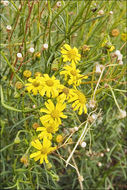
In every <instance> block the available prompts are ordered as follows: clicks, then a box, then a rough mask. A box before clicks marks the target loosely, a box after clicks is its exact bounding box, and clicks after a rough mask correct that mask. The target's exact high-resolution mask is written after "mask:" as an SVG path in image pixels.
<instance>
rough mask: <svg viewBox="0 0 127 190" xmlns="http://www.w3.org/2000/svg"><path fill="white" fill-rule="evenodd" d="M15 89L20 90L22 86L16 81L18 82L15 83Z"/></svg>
mask: <svg viewBox="0 0 127 190" xmlns="http://www.w3.org/2000/svg"><path fill="white" fill-rule="evenodd" d="M15 87H16V88H17V89H21V88H22V87H23V84H22V83H21V82H19V81H18V82H16V84H15Z"/></svg>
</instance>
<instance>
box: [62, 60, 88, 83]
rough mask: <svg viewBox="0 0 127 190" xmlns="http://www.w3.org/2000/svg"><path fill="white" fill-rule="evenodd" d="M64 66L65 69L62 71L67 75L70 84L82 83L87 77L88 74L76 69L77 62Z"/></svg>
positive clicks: (66, 78)
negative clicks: (82, 73) (85, 74)
mask: <svg viewBox="0 0 127 190" xmlns="http://www.w3.org/2000/svg"><path fill="white" fill-rule="evenodd" d="M63 68H64V71H61V72H60V74H61V75H65V80H67V81H68V84H69V85H71V84H72V85H75V86H79V85H80V84H81V80H82V79H87V78H88V76H84V75H81V74H80V70H79V69H76V65H75V63H72V64H70V65H66V66H65V67H63Z"/></svg>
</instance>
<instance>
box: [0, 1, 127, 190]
mask: <svg viewBox="0 0 127 190" xmlns="http://www.w3.org/2000/svg"><path fill="white" fill-rule="evenodd" d="M57 2H58V1H55V0H50V1H41V0H40V1H39V0H36V1H29V0H28V1H27V0H25V1H23V0H17V1H13V0H10V1H9V5H8V6H5V5H4V4H3V3H1V4H0V9H1V29H0V31H1V47H0V49H1V52H2V53H1V63H2V64H1V86H2V88H1V110H0V111H1V182H0V184H1V189H18V190H21V189H29V190H30V189H37V190H43V189H58V190H62V189H66V190H70V189H80V188H81V185H80V183H79V182H80V181H82V180H81V179H80V180H79V178H78V175H77V171H76V170H75V169H74V168H72V167H71V166H70V165H68V167H66V163H65V162H64V160H67V158H68V156H69V155H70V151H71V150H72V149H73V147H74V145H73V144H72V145H68V146H65V147H63V148H61V149H59V150H57V151H56V152H55V153H53V154H52V155H50V156H49V160H50V163H51V164H52V167H51V168H50V167H49V166H47V165H45V164H44V165H40V164H39V163H35V162H34V161H33V160H31V159H29V154H30V153H29V146H30V142H31V137H32V136H33V134H34V133H35V130H34V129H33V128H32V125H33V123H35V122H39V121H38V114H39V113H38V112H39V111H38V110H39V108H40V107H41V105H42V102H41V99H39V97H37V102H38V103H37V102H36V101H35V100H34V99H33V96H31V97H29V95H28V93H27V92H26V91H25V88H24V87H23V88H21V89H17V87H16V83H17V82H18V81H21V80H22V81H24V82H27V80H26V78H25V77H24V76H23V72H24V71H25V70H26V69H27V70H30V71H31V72H32V75H33V76H34V73H35V72H37V71H39V72H42V73H48V74H49V75H50V76H51V75H52V74H55V76H56V77H58V76H59V75H58V71H59V70H61V67H60V66H61V63H62V59H61V53H60V47H61V46H62V45H63V44H64V43H68V44H70V45H71V46H72V47H73V46H75V47H77V48H78V49H79V51H80V53H81V55H82V60H81V62H80V63H79V64H78V67H79V68H80V70H81V72H82V73H83V74H85V75H88V76H89V77H88V79H87V80H86V82H84V84H82V85H81V89H82V91H84V93H85V95H86V98H87V102H89V101H90V98H91V97H92V95H93V93H94V89H95V87H96V84H97V82H98V79H99V75H97V74H96V72H95V63H96V62H99V63H100V64H102V65H104V66H106V65H109V64H116V61H114V60H112V57H111V53H112V52H109V51H108V48H109V47H107V46H105V47H102V43H103V42H104V41H105V39H106V40H108V42H109V44H108V45H109V46H110V45H114V46H115V49H116V50H120V51H121V53H122V55H123V65H117V66H113V67H107V68H106V69H105V71H104V74H103V76H102V78H101V81H100V84H99V86H98V89H97V92H96V102H97V106H96V114H97V115H98V114H99V117H98V119H97V120H96V121H95V123H94V124H93V125H92V127H91V128H90V130H89V132H88V134H87V136H86V137H85V142H86V143H87V146H86V147H85V148H82V147H81V146H78V148H77V149H76V151H75V153H74V155H73V160H71V161H70V163H71V164H72V165H73V164H74V162H75V163H76V165H77V168H78V171H79V172H80V174H81V176H82V177H83V179H84V180H83V181H82V182H81V183H82V184H83V188H84V189H123V190H124V189H126V188H127V186H126V180H127V176H126V154H127V146H126V140H127V137H126V128H125V124H126V119H124V118H123V119H120V118H119V116H120V113H119V110H118V108H117V105H116V104H115V99H114V95H115V97H116V100H117V102H118V104H119V106H120V108H121V109H122V110H125V109H126V75H125V72H126V65H125V61H126V42H125V41H123V40H122V39H121V35H122V33H125V32H126V31H125V27H126V15H125V13H126V1H119V0H118V1H116V0H114V1H113V0H111V1H102V0H100V1H99V0H98V1H91V0H89V1H83V0H82V1H78V0H77V1H76V0H75V1H68V0H66V1H64V0H62V1H61V6H60V7H58V4H57ZM100 10H103V11H104V14H99V13H98V12H99V11H100ZM110 11H113V14H110ZM7 25H10V26H11V27H12V29H11V31H7V28H6V27H7ZM113 29H117V30H118V31H119V34H118V35H117V36H113V35H112V30H113ZM45 43H46V44H48V49H47V50H43V44H45ZM84 45H87V46H88V47H89V50H87V51H86V50H84V48H83V47H84ZM30 47H34V49H35V52H34V53H33V54H31V53H29V48H30ZM114 51H115V50H114ZM114 51H113V52H114ZM19 52H20V53H22V56H23V61H19V60H18V59H17V53H19ZM54 68H57V69H54ZM109 85H110V86H109ZM33 101H35V102H36V103H37V109H35V108H33V105H34V104H35V103H34V102H33ZM68 117H69V119H67V121H65V122H64V129H65V128H66V130H61V133H63V134H65V133H69V132H68V131H69V128H72V127H74V126H77V125H80V124H81V123H82V122H83V121H85V120H86V116H85V115H82V116H81V117H79V116H78V115H74V113H72V114H70V110H68ZM80 134H81V131H78V132H77V133H76V134H74V135H73V136H72V142H74V144H75V143H76V142H77V140H78V138H79V136H80ZM16 137H18V139H17V138H16ZM15 138H16V141H15ZM25 153H26V154H27V155H28V165H27V166H25V165H24V164H23V163H22V162H21V158H22V156H23V155H24V154H25ZM62 158H63V159H64V160H63V159H62ZM74 165H75V164H74Z"/></svg>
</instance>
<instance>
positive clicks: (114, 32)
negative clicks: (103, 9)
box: [111, 28, 119, 37]
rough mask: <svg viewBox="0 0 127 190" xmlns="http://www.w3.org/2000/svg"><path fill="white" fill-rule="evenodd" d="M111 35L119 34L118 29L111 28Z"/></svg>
mask: <svg viewBox="0 0 127 190" xmlns="http://www.w3.org/2000/svg"><path fill="white" fill-rule="evenodd" d="M111 35H112V36H113V37H116V36H118V35H119V30H118V29H117V28H115V29H113V30H112V32H111Z"/></svg>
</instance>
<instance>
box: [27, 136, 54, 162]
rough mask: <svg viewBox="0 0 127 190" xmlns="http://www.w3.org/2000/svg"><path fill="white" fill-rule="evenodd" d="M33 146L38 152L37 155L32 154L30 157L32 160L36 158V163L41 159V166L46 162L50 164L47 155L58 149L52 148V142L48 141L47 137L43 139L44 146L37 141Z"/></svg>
mask: <svg viewBox="0 0 127 190" xmlns="http://www.w3.org/2000/svg"><path fill="white" fill-rule="evenodd" d="M31 145H32V146H33V147H34V148H36V149H37V150H38V151H37V152H35V153H32V154H31V155H30V158H34V160H35V161H38V160H39V159H40V164H42V163H43V161H45V162H46V163H48V162H49V161H48V159H47V155H48V154H50V153H51V152H53V151H54V150H56V147H51V141H50V140H48V139H47V138H46V137H45V138H44V139H43V144H41V142H40V141H39V140H38V139H36V140H34V141H32V142H31Z"/></svg>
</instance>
